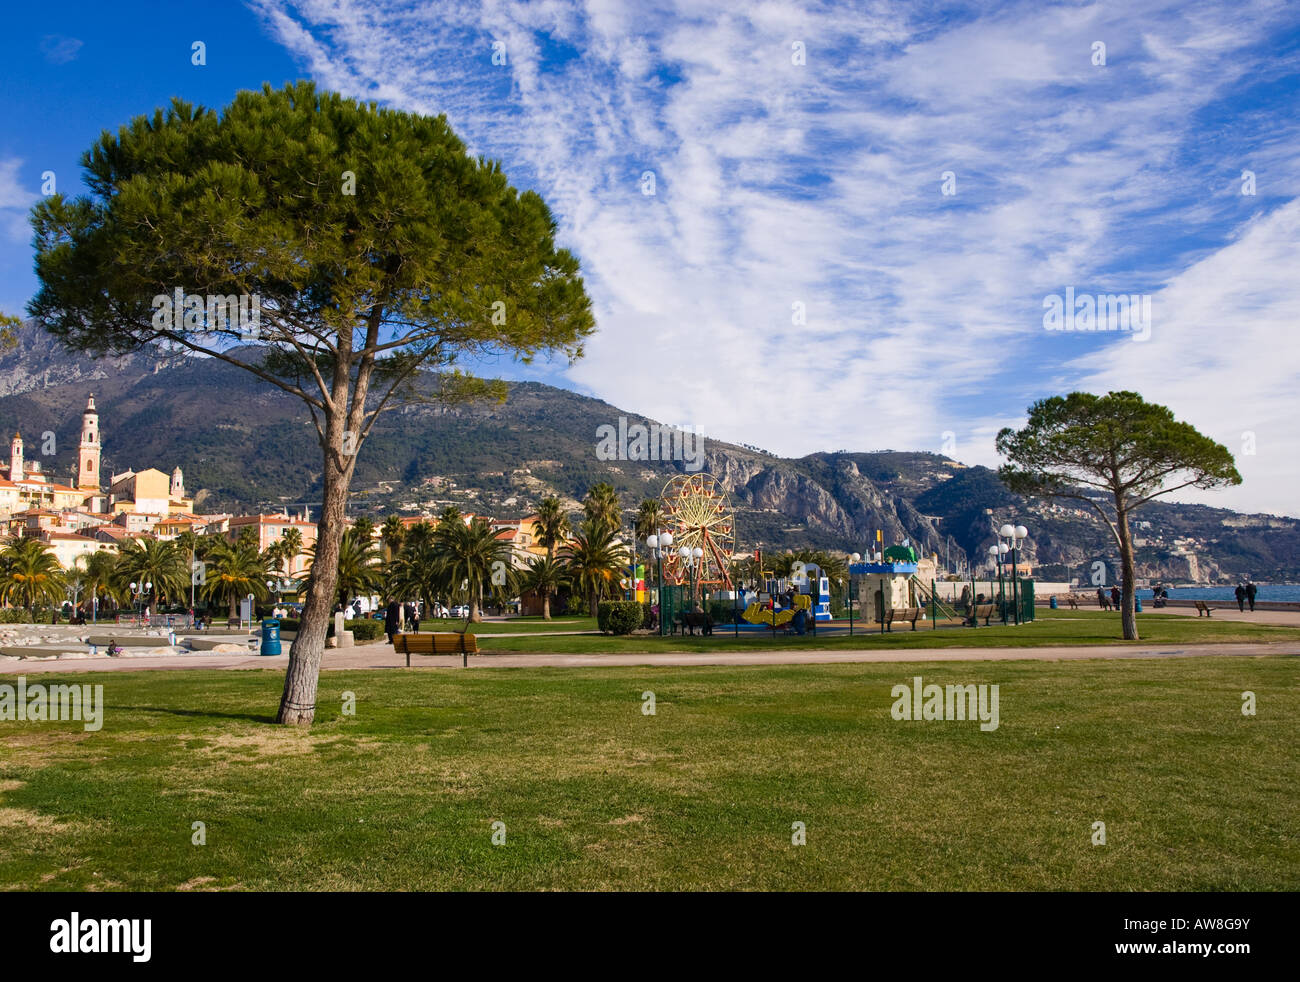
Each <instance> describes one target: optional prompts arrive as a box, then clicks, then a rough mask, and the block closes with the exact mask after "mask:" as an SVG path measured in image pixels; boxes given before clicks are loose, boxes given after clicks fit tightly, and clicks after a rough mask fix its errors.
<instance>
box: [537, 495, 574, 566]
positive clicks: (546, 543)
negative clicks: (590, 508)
mask: <svg viewBox="0 0 1300 982" xmlns="http://www.w3.org/2000/svg"><path fill="white" fill-rule="evenodd" d="M536 525H537V542H538V544H539V545H541V546H543V547H545V549H546V556H547V558H548V559H554V558H555V547H556V546H558V545H560V544H562V543H563V542H564V540H565V539H566V538H567V537H568V535H569V532H570V530H571V529H570V526H569V516H568V515H566V514H564V508H563V506H561V504H560V499H559V498H556V497H550V498H543V499H542V500H541V502H540V503H539V504H538V505H537V522H536Z"/></svg>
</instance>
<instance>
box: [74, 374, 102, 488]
mask: <svg viewBox="0 0 1300 982" xmlns="http://www.w3.org/2000/svg"><path fill="white" fill-rule="evenodd" d="M99 447H100V444H99V413H98V412H97V411H96V410H95V397H94V395H91V397H90V398H89V399H87V400H86V408H85V409H84V410H83V411H82V413H81V446H80V448H79V450H78V451H77V490H78V491H98V490H99Z"/></svg>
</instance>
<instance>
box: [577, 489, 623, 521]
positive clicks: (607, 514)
mask: <svg viewBox="0 0 1300 982" xmlns="http://www.w3.org/2000/svg"><path fill="white" fill-rule="evenodd" d="M582 510H583V511H584V512H585V513H586V516H587V521H589V522H597V523H600V524H603V525H607V526H608V527H609V528H610V529H611V530H612V531H614V532H618V531H619V530H621V529H622V528H623V509H622V506H621V504H620V503H619V500H618V492H617V491H615V490H614V486H613V485H612V484H610V483H608V482H607V481H601V482H600V483H599V484H597V485H596V486H595V487H593V488H592V489H591V490H590V491H588V492H587V497H586V499H585V500H584V501H583V502H582Z"/></svg>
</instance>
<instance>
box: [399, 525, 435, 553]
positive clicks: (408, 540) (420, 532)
mask: <svg viewBox="0 0 1300 982" xmlns="http://www.w3.org/2000/svg"><path fill="white" fill-rule="evenodd" d="M432 545H433V523H432V522H430V521H428V520H426V519H420V521H418V522H416V523H415V524H414V525H412V526H411V527H410V528H409V529H407V530H406V535H405V537H404V538H403V539H402V548H403V549H408V548H411V547H419V546H432Z"/></svg>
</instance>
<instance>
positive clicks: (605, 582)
mask: <svg viewBox="0 0 1300 982" xmlns="http://www.w3.org/2000/svg"><path fill="white" fill-rule="evenodd" d="M626 563H627V552H626V550H625V549H624V547H623V544H622V543H621V542H619V541H618V539H617V538H616V532H615V530H614V529H612V528H610V527H609V526H608V525H607V524H605V522H604V521H601V520H595V521H593V520H592V519H587V520H586V521H584V522H583V523H582V525H581V527H579V529H578V531H577V533H576V534H575V535H574V537H573V540H572V541H571V542H570V543H569V544H568V545H567V546H566V547H565V549H564V564H565V566H567V567H568V573H569V577H570V578H571V579H572V580H573V582H574V583H576V584H577V585H578V588H579V589H580V590H581V591H582V592H583V594H585V595H586V597H587V600H588V603H590V604H591V616H592V617H595V616H596V608H597V607H598V606H599V604H600V601H601V600H602V599H604V597H605V594H606V593H610V592H613V590H614V588H615V587H616V586H617V585H618V578H619V576H620V575H621V573H622V570H623V568H624V566H625V565H626Z"/></svg>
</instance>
